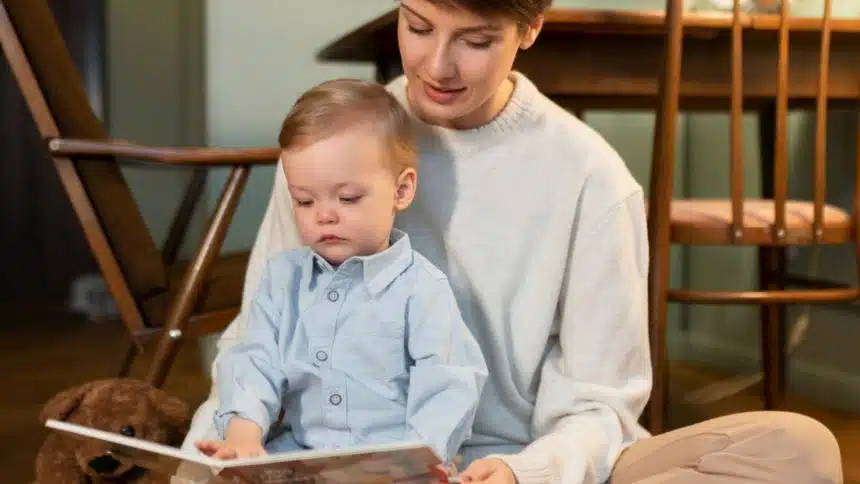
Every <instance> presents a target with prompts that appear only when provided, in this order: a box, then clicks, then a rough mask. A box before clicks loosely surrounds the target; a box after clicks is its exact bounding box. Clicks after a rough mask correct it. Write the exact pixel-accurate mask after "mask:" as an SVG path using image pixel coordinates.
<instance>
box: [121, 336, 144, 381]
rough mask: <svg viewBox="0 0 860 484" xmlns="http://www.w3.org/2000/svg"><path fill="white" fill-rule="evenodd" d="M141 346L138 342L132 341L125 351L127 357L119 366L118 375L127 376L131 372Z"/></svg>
mask: <svg viewBox="0 0 860 484" xmlns="http://www.w3.org/2000/svg"><path fill="white" fill-rule="evenodd" d="M138 350H139V347H138V345H137V343H135V342H134V341H132V342H131V343H129V345H128V349H127V350H126V352H125V357H124V358H123V360H122V364H121V365H120V367H119V372H118V375H119V377H120V378H125V377H127V376H128V375H129V372H131V366H132V365H133V364H134V359H135V358H137V355H138Z"/></svg>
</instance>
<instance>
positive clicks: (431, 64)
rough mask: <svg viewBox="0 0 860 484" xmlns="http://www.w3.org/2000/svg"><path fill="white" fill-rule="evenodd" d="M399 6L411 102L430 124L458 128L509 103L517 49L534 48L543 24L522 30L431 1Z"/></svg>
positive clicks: (412, 0)
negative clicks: (510, 75) (512, 70)
mask: <svg viewBox="0 0 860 484" xmlns="http://www.w3.org/2000/svg"><path fill="white" fill-rule="evenodd" d="M399 10H400V13H399V18H398V27H397V37H398V42H399V45H400V55H401V57H402V59H403V70H404V73H405V74H406V79H407V83H408V84H407V86H408V87H407V95H408V99H409V103H410V105H411V106H412V109H413V110H414V111H415V112H416V113H417V114H418V116H419V117H421V118H422V119H423V120H424V121H425V122H426V123H429V124H435V125H440V126H445V127H449V128H455V129H468V128H474V127H477V126H481V125H483V124H485V123H487V122H489V121H490V120H492V119H493V117H495V116H496V114H498V112H499V111H501V109H502V108H504V106H505V104H506V103H507V101H508V98H509V97H510V94H511V92H512V91H513V83H512V82H511V81H510V79H509V76H508V75H509V74H510V72H511V67H512V66H513V63H514V58H515V57H516V54H517V51H518V50H519V49H527V48H529V47H531V45H532V44H533V43H534V40H535V38H536V37H537V34H538V32H539V31H540V27H541V25H542V23H543V19H542V18H541V19H540V20H539V21H538V22H537V23H535V24H534V25H531V26H529V27H528V28H527V29H524V30H523V29H520V28H518V26H517V24H516V22H514V21H513V20H509V19H503V18H483V17H480V16H478V15H475V14H473V13H471V12H468V11H466V10H462V9H453V8H450V7H445V6H441V5H437V4H435V3H433V2H432V1H430V0H401V1H400V9H399Z"/></svg>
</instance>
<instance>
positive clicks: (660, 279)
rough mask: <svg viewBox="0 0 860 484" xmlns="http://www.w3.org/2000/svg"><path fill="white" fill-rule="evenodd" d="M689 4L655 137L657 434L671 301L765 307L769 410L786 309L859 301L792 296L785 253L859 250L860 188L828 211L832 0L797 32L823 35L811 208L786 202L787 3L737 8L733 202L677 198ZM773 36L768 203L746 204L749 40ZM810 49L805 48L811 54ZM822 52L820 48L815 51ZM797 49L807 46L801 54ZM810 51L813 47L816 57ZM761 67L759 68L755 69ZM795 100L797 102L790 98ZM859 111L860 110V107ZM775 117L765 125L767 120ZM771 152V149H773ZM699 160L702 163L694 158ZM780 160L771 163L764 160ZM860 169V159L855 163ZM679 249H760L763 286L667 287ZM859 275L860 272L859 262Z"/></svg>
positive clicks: (669, 45)
mask: <svg viewBox="0 0 860 484" xmlns="http://www.w3.org/2000/svg"><path fill="white" fill-rule="evenodd" d="M682 3H683V2H682V0H668V1H667V11H666V58H665V65H664V71H663V73H662V74H663V77H662V80H661V85H660V105H659V111H658V113H657V125H656V130H655V139H654V152H653V166H652V173H651V192H650V200H649V207H650V208H649V210H650V214H649V233H650V238H651V249H650V250H651V264H652V266H651V274H650V295H649V297H650V301H649V304H650V325H651V335H650V336H651V346H652V353H653V358H654V370H655V371H654V378H655V380H654V390H653V394H652V398H651V402H650V405H649V410H648V420H649V424H650V425H649V426H650V427H651V429H652V430H653V431H655V432H660V431H662V430H663V427H664V412H665V407H666V400H667V364H666V348H665V337H666V317H667V311H668V304H669V302H670V301H671V302H682V303H705V304H755V305H761V306H762V310H761V327H762V338H761V341H762V352H763V354H762V362H763V370H764V393H765V395H764V401H765V402H764V403H765V408H768V409H770V408H774V407H776V406H777V405H778V404H779V403H780V401H781V400H782V398H783V397H784V394H785V372H784V365H785V354H784V345H785V339H786V337H785V330H784V328H783V324H782V323H783V314H784V311H783V310H784V306H785V305H787V304H793V303H827V302H848V301H853V300H856V299H858V297H860V290H858V288H856V287H846V286H845V285H839V284H835V283H826V282H824V281H809V280H807V281H806V282H807V284H804V285H805V286H806V287H805V288H799V289H788V288H786V286H787V283H789V282H791V281H790V278H789V276H788V274H787V273H786V263H785V249H786V248H787V247H789V246H821V245H833V244H849V243H850V244H853V245H854V248H855V250H858V243H860V234H858V223H857V219H856V217H857V214H858V213H860V210H858V208H860V207H858V203H860V193H858V189H860V186H855V187H854V207H853V210H854V214H850V213H848V212H847V211H845V210H843V209H841V208H838V207H835V206H832V205H828V204H827V203H826V201H825V194H826V188H827V180H826V176H825V174H826V164H827V140H826V133H827V131H826V126H827V125H826V123H827V113H828V104H829V103H828V79H829V77H828V69H829V57H830V50H831V47H830V36H831V0H825V1H824V13H823V18H822V21H821V24H820V29H814V30H809V29H807V31H805V32H799V33H798V35H800V34H802V35H804V36H807V37H805V38H806V39H807V40H808V39H809V37H808V36H810V35H815V36H820V51H819V52H817V53H816V52H809V53H808V55H815V54H818V55H819V56H820V59H819V69H818V72H817V80H818V86H817V92H816V93H813V92H810V93H804V95H803V96H798V97H805V98H808V99H809V100H814V101H815V102H814V104H815V123H816V129H815V150H814V153H815V156H814V162H813V170H814V177H813V180H812V185H813V186H812V193H813V196H812V200H792V199H789V194H788V186H789V185H788V181H789V180H788V171H789V170H788V166H787V165H788V152H787V151H788V145H787V130H788V129H787V128H788V111H789V101H790V97H791V93H790V86H789V52H790V51H791V52H792V53H794V52H797V51H798V50H792V49H791V44H790V40H791V34H792V32H793V29H792V27H791V21H790V17H789V15H790V12H789V3H790V2H781V3H782V5H781V7H780V10H779V13H778V14H770V15H762V14H758V15H748V14H745V13H743V12H742V11H741V8H740V5H739V4H740V2H739V0H735V1H734V9H733V13H732V28H731V31H730V35H731V42H730V45H731V52H730V55H729V58H730V65H726V69H727V70H729V71H730V73H731V96H730V101H731V103H730V117H729V119H730V143H731V146H730V194H729V196H728V198H725V199H709V200H703V199H673V194H672V179H673V173H674V164H675V154H674V146H675V120H676V117H677V114H678V108H679V96H680V92H679V91H680V78H681V75H682V51H683V42H682V39H683V36H684V32H683V22H682V17H683V6H682ZM745 34H746V35H759V36H765V35H769V36H775V42H774V43H773V44H772V45H774V47H775V53H774V54H775V56H776V59H775V60H776V62H775V65H776V70H775V72H774V73H773V76H774V77H773V79H774V82H775V83H776V85H777V90H776V92H777V94H776V98H775V99H766V100H762V99H755V102H766V103H770V104H769V108H768V109H769V110H770V111H769V112H771V113H772V117H771V118H770V120H771V121H770V122H767V121H766V122H763V123H762V124H761V127H762V128H763V133H762V137H761V139H762V143H763V146H762V147H761V148H762V149H761V152H762V155H763V160H762V165H763V173H762V179H763V186H762V189H763V190H762V191H763V193H762V198H755V199H753V198H747V197H745V196H744V176H743V174H744V170H743V163H744V160H743V159H742V149H741V138H742V128H741V117H742V114H743V111H744V109H747V108H750V107H753V106H752V102H751V101H750V97H752V96H745V93H744V73H743V70H744V66H743V49H744V35H745ZM811 44H812V42H805V43H804V45H805V46H806V47H808V46H810V45H811ZM816 45H817V43H816ZM798 49H799V47H798ZM810 50H812V49H810ZM756 68H757V69H760V68H761V67H760V66H759V67H756ZM858 81H860V80H858ZM792 101H794V99H792ZM855 107H856V105H855ZM765 119H767V118H765ZM768 145H769V146H768ZM692 156H695V154H693V155H692ZM766 158H772V159H766ZM855 166H858V167H860V156H858V158H857V160H856V161H855ZM671 245H700V246H701V245H710V246H746V247H750V246H753V247H758V248H759V286H760V287H759V288H757V289H755V290H746V291H744V290H739V291H706V290H690V289H673V288H670V287H669V249H670V246H671ZM857 272H858V274H860V260H858V267H857Z"/></svg>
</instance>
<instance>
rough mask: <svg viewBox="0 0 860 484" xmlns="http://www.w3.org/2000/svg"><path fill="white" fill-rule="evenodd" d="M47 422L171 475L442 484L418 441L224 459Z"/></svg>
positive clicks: (268, 483) (283, 483) (296, 483)
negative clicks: (181, 468)
mask: <svg viewBox="0 0 860 484" xmlns="http://www.w3.org/2000/svg"><path fill="white" fill-rule="evenodd" d="M46 426H47V427H48V428H51V429H54V430H59V431H62V432H66V433H68V434H69V435H70V436H73V437H76V438H87V439H96V440H100V441H103V442H105V444H106V448H107V449H108V450H109V451H110V452H111V453H112V454H113V455H114V456H115V457H116V458H118V459H121V460H123V461H125V462H127V463H133V464H135V465H137V466H140V467H143V468H146V469H150V470H152V471H154V472H157V473H160V474H165V475H170V476H174V475H177V470H178V469H179V467H180V466H182V467H183V474H186V473H187V472H188V469H189V468H190V469H192V471H193V473H194V474H199V475H217V476H218V479H217V482H230V483H236V484H239V483H252V484H310V483H314V484H324V483H326V484H340V483H354V482H362V483H368V484H372V483H376V482H379V483H382V482H386V483H404V484H406V483H409V484H424V483H438V482H440V477H441V474H440V472H439V471H437V470H436V468H437V466H438V465H439V464H441V463H442V460H441V459H440V458H439V456H437V455H436V453H435V452H434V451H433V450H432V449H431V448H430V447H428V446H427V445H425V444H423V443H420V442H399V443H391V444H379V445H369V446H362V447H351V448H344V449H337V450H306V451H300V452H290V453H284V454H274V455H266V456H262V457H251V458H240V459H234V460H226V461H224V460H217V459H212V458H210V457H207V456H204V455H202V454H199V453H190V452H187V451H183V450H181V449H179V448H176V447H171V446H167V445H162V444H157V443H154V442H149V441H146V440H141V439H137V438H133V437H126V436H123V435H120V434H116V433H112V432H105V431H102V430H97V429H93V428H89V427H84V426H80V425H75V424H72V423H68V422H61V421H57V420H49V421H48V422H47V423H46Z"/></svg>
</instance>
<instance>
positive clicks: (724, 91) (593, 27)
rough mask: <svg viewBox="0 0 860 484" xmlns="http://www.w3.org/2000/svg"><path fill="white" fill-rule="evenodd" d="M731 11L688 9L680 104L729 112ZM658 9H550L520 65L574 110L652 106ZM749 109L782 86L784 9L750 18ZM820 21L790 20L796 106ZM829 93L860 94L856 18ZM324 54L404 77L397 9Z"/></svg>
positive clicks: (808, 99)
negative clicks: (781, 17) (779, 70)
mask: <svg viewBox="0 0 860 484" xmlns="http://www.w3.org/2000/svg"><path fill="white" fill-rule="evenodd" d="M731 20H732V19H731V15H730V14H729V13H721V12H713V13H703V12H690V13H686V14H685V16H684V31H685V38H684V55H683V62H682V65H683V70H682V78H681V106H682V109H685V110H724V109H727V108H728V105H729V94H730V81H731V79H730V34H731V31H730V29H731ZM664 23H665V15H664V14H663V12H662V11H654V12H637V11H623V10H590V9H574V8H555V9H550V10H549V11H548V12H547V14H546V20H545V24H544V29H543V31H542V32H541V35H540V36H539V37H538V40H537V42H536V43H535V44H534V45H533V46H532V47H531V48H530V49H528V50H525V51H522V52H520V54H519V56H518V57H517V60H516V63H515V64H514V68H515V69H517V70H518V71H520V72H522V73H523V74H525V75H526V76H528V77H529V78H530V79H531V80H532V81H533V82H534V83H535V85H537V87H538V88H539V89H540V90H541V91H542V92H544V93H545V94H547V95H548V96H550V97H552V98H553V99H554V100H556V102H558V103H559V104H561V105H563V106H565V107H568V108H571V109H574V110H585V109H611V110H625V109H636V110H641V109H647V110H650V109H653V107H654V106H655V105H656V102H657V94H658V84H659V76H660V70H661V66H662V62H663V58H664V54H663V53H664V47H663V32H664ZM744 26H745V27H747V29H746V30H745V31H744V79H743V80H744V83H743V89H744V96H745V97H746V100H745V107H746V108H748V109H758V108H760V107H762V106H767V105H769V104H770V103H771V102H772V100H773V98H774V97H775V94H776V62H777V53H778V52H777V29H778V27H779V17H778V16H777V15H773V14H753V15H747V16H745V18H744ZM821 26H822V21H821V19H820V18H812V17H795V18H792V20H791V22H790V29H791V36H792V40H791V43H790V45H791V51H790V67H789V69H790V71H789V98H790V99H791V103H792V106H802V105H804V104H807V103H813V102H814V101H815V94H816V92H817V91H818V78H817V76H818V58H819V49H820V37H821V35H820V34H821ZM831 26H832V38H831V44H832V53H831V58H830V63H831V74H830V95H831V97H832V98H833V99H834V100H835V102H837V103H838V102H839V101H846V102H847V101H856V100H858V99H860V82H858V80H860V19H842V18H839V19H833V21H832V24H831ZM318 59H319V60H320V61H323V62H351V63H354V62H369V63H373V64H374V66H375V68H376V75H377V79H378V80H379V81H381V82H385V81H388V80H390V79H391V78H393V77H394V76H396V75H398V74H399V73H400V72H401V70H400V54H399V52H398V48H397V11H396V10H392V11H390V12H387V13H385V14H383V15H381V16H379V17H377V18H375V19H373V20H371V21H369V22H367V23H365V24H363V25H361V26H358V27H357V28H356V29H355V30H353V31H351V32H348V33H346V34H345V35H343V36H342V37H340V38H338V39H336V40H335V41H334V42H332V43H331V44H329V45H327V46H325V47H324V48H323V49H322V50H321V51H320V52H319V54H318Z"/></svg>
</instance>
